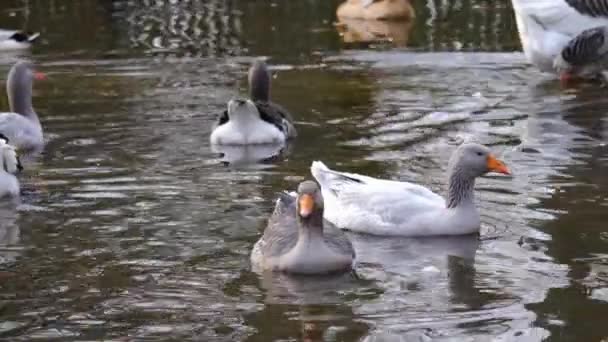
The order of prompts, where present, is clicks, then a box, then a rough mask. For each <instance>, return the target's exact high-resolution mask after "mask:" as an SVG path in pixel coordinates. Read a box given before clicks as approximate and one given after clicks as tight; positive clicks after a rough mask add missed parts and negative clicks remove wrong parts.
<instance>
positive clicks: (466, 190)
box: [447, 167, 475, 208]
mask: <svg viewBox="0 0 608 342" xmlns="http://www.w3.org/2000/svg"><path fill="white" fill-rule="evenodd" d="M474 187H475V177H471V176H470V175H467V174H466V173H465V172H464V171H463V170H462V169H460V168H458V167H456V168H454V169H453V170H452V172H451V173H450V176H449V182H448V198H447V207H448V208H456V207H458V206H461V205H468V204H472V203H473V200H474V193H473V189H474Z"/></svg>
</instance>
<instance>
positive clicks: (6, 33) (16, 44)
mask: <svg viewBox="0 0 608 342" xmlns="http://www.w3.org/2000/svg"><path fill="white" fill-rule="evenodd" d="M39 36H40V34H39V33H31V32H24V31H17V30H3V29H0V51H1V50H20V49H27V48H29V47H30V46H31V45H32V42H34V41H35V40H36V39H37V38H38V37H39Z"/></svg>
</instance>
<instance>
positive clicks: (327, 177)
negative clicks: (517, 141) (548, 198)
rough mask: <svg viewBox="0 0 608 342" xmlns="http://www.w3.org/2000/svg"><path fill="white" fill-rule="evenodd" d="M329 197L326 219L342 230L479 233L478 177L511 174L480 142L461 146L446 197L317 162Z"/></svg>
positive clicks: (319, 177) (314, 170)
mask: <svg viewBox="0 0 608 342" xmlns="http://www.w3.org/2000/svg"><path fill="white" fill-rule="evenodd" d="M310 169H311V172H312V175H313V176H314V178H315V179H316V180H317V182H319V184H320V185H321V189H322V193H323V197H324V198H325V204H326V210H325V218H326V219H327V220H328V221H330V222H331V223H333V224H335V225H336V226H338V227H339V228H343V229H349V230H353V231H357V232H363V233H370V234H376V235H401V236H432V235H461V234H472V233H476V232H479V228H480V219H479V213H478V212H477V209H476V208H475V204H474V202H473V197H474V195H473V188H474V185H475V178H477V177H479V176H481V175H483V174H485V173H487V172H498V173H503V174H510V173H509V169H508V168H507V167H506V166H505V164H504V163H503V162H501V161H500V160H498V159H496V157H494V155H492V153H491V152H490V150H489V149H488V148H487V147H485V146H483V145H479V144H474V143H469V144H463V145H460V146H459V147H458V148H457V149H456V151H455V152H454V153H453V155H452V157H451V158H450V163H449V167H448V179H449V182H448V196H447V200H446V199H443V198H442V197H441V196H439V195H437V194H435V193H434V192H432V191H431V190H429V189H427V188H426V187H424V186H421V185H418V184H413V183H407V182H398V181H392V180H384V179H377V178H372V177H368V176H363V175H358V174H353V173H346V172H337V171H333V170H330V169H329V168H327V166H325V165H324V164H323V163H322V162H319V161H315V162H313V163H312V166H311V168H310Z"/></svg>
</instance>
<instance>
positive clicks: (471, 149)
mask: <svg viewBox="0 0 608 342" xmlns="http://www.w3.org/2000/svg"><path fill="white" fill-rule="evenodd" d="M450 170H451V171H452V172H458V173H459V174H460V175H461V176H462V177H466V178H469V179H473V178H476V177H479V176H482V175H484V174H486V173H488V172H497V173H502V174H507V175H509V174H511V172H510V171H509V169H508V168H507V166H506V165H505V164H504V163H503V162H502V161H500V160H498V159H497V158H496V157H495V156H494V155H493V154H492V152H491V151H490V149H489V148H487V147H485V146H483V145H480V144H475V143H467V144H462V145H460V146H459V147H458V149H456V151H455V152H454V154H453V155H452V158H451V159H450Z"/></svg>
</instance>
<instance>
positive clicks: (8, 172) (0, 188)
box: [0, 140, 19, 197]
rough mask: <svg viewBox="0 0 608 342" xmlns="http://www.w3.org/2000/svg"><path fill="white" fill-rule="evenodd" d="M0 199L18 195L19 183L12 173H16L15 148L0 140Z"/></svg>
mask: <svg viewBox="0 0 608 342" xmlns="http://www.w3.org/2000/svg"><path fill="white" fill-rule="evenodd" d="M0 158H1V160H0V162H1V165H0V166H1V167H0V197H5V196H17V195H19V181H18V180H17V177H15V176H14V175H13V173H15V172H17V164H18V161H17V153H16V152H15V148H14V147H13V146H11V145H8V144H6V143H5V142H4V140H0Z"/></svg>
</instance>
